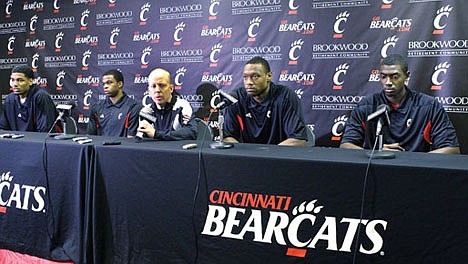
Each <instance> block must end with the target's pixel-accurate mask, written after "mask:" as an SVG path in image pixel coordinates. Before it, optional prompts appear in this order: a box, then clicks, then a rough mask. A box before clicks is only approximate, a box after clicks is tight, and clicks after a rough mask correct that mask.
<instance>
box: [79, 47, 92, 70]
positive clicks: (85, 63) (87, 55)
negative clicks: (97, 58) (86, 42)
mask: <svg viewBox="0 0 468 264" xmlns="http://www.w3.org/2000/svg"><path fill="white" fill-rule="evenodd" d="M90 57H91V50H87V51H85V52H83V58H82V59H81V66H82V69H83V70H87V69H88V66H89V61H88V60H89V58H90Z"/></svg>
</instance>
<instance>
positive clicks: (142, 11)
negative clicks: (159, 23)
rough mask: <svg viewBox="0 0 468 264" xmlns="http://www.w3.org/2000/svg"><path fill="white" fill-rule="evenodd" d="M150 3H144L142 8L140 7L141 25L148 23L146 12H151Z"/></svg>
mask: <svg viewBox="0 0 468 264" xmlns="http://www.w3.org/2000/svg"><path fill="white" fill-rule="evenodd" d="M150 7H151V5H150V3H146V4H144V5H143V6H141V9H140V25H142V26H143V25H146V21H148V17H147V16H146V14H147V13H148V12H149V10H150Z"/></svg>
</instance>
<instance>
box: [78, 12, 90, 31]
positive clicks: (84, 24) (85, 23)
mask: <svg viewBox="0 0 468 264" xmlns="http://www.w3.org/2000/svg"><path fill="white" fill-rule="evenodd" d="M89 13H90V12H89V9H86V10H85V11H83V13H81V19H80V25H81V30H85V29H86V28H87V27H88V17H89Z"/></svg>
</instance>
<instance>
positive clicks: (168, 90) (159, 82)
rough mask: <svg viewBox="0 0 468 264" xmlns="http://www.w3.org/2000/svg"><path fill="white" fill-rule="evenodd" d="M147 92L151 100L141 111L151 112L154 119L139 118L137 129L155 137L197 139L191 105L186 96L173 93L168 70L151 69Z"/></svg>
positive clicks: (162, 138) (161, 138)
mask: <svg viewBox="0 0 468 264" xmlns="http://www.w3.org/2000/svg"><path fill="white" fill-rule="evenodd" d="M148 92H149V94H150V96H151V99H153V102H152V103H151V104H150V105H148V106H145V107H144V108H143V109H142V111H143V112H145V113H149V114H150V115H152V116H154V117H155V118H156V122H154V123H150V122H148V121H147V120H146V119H142V120H140V123H139V126H138V132H141V133H144V134H145V135H146V136H147V137H149V138H154V139H158V140H184V139H196V137H197V124H196V121H195V119H194V118H193V117H192V113H193V110H192V107H191V106H190V103H189V102H188V101H187V100H184V99H182V98H180V97H179V96H177V95H175V94H174V86H173V85H172V82H171V75H170V73H169V72H168V71H166V70H164V69H161V68H157V69H154V70H153V71H151V73H150V75H149V76H148Z"/></svg>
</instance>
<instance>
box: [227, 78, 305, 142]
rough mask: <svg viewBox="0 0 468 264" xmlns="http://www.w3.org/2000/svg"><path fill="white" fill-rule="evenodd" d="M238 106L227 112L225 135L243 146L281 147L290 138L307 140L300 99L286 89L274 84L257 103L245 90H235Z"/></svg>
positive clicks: (234, 105)
mask: <svg viewBox="0 0 468 264" xmlns="http://www.w3.org/2000/svg"><path fill="white" fill-rule="evenodd" d="M235 92H236V95H237V97H238V102H237V103H235V104H233V105H231V106H229V107H227V108H226V109H225V111H224V113H225V122H224V134H225V136H226V137H233V138H235V139H236V140H238V141H239V142H242V143H260V144H279V143H281V142H282V141H284V140H286V139H288V138H296V139H304V140H305V139H306V138H307V136H306V128H305V123H304V118H303V115H302V109H301V104H300V101H299V97H297V95H296V94H295V93H294V91H292V90H291V89H289V88H288V87H286V86H282V85H275V84H274V83H271V84H270V90H269V91H268V95H267V96H266V98H265V99H264V101H263V102H261V103H257V102H256V101H255V100H254V99H253V96H251V95H249V94H248V93H247V91H246V90H245V88H243V87H241V88H238V89H236V90H235Z"/></svg>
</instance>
